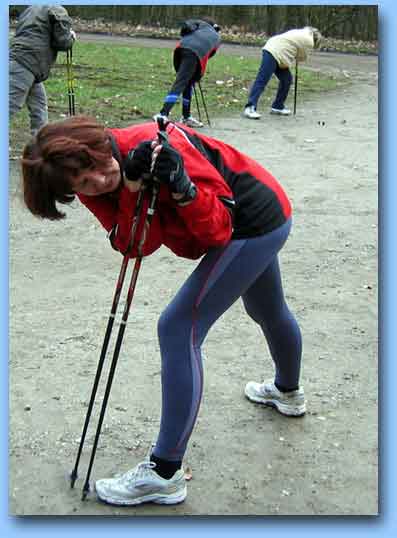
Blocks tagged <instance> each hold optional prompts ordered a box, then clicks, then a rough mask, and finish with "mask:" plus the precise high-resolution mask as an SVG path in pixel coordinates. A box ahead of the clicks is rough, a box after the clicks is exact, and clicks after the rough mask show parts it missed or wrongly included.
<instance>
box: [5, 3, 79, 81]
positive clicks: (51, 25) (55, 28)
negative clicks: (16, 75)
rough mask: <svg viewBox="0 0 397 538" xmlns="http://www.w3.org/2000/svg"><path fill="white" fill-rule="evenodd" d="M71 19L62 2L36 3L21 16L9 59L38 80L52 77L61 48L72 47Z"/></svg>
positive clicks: (64, 49)
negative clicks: (53, 66) (44, 4)
mask: <svg viewBox="0 0 397 538" xmlns="http://www.w3.org/2000/svg"><path fill="white" fill-rule="evenodd" d="M71 29H72V20H71V18H70V17H69V15H68V12H67V11H66V9H65V8H64V7H62V6H60V5H50V6H40V5H34V6H29V7H28V8H26V9H25V10H24V11H23V12H22V13H21V15H20V16H19V20H18V24H17V27H16V30H15V35H14V37H13V38H12V40H11V42H10V60H15V61H17V62H18V63H20V64H21V65H23V66H24V67H26V68H27V69H29V71H31V72H32V73H33V75H34V76H35V80H36V82H42V81H43V80H46V79H47V78H48V76H49V73H50V69H51V67H52V65H53V64H54V63H55V61H56V59H57V53H58V51H66V50H68V49H70V48H71V47H72V46H73V42H74V39H73V35H72V33H71Z"/></svg>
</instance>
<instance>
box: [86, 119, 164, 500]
mask: <svg viewBox="0 0 397 538" xmlns="http://www.w3.org/2000/svg"><path fill="white" fill-rule="evenodd" d="M158 126H159V134H158V138H159V142H164V141H166V140H167V134H166V132H165V123H164V121H163V120H162V119H160V120H158ZM152 180H153V181H152V185H151V187H152V189H151V191H152V192H151V196H150V202H149V207H148V209H147V212H146V218H145V221H144V225H143V229H142V234H141V237H140V238H139V242H138V247H137V257H136V258H135V264H134V267H133V271H132V275H131V281H130V285H129V288H128V293H127V299H126V302H125V307H124V312H123V316H122V319H121V323H120V327H119V332H118V335H117V340H116V344H115V349H114V353H113V358H112V362H111V365H110V370H109V375H108V380H107V383H106V388H105V394H104V397H103V401H102V407H101V411H100V415H99V420H98V425H97V430H96V434H95V440H94V445H93V447H92V451H91V458H90V462H89V466H88V471H87V475H86V479H85V483H84V487H83V493H82V500H83V501H84V500H85V498H86V496H87V494H88V493H89V491H90V476H91V470H92V466H93V464H94V458H95V454H96V449H97V446H98V441H99V436H100V433H101V428H102V423H103V419H104V417H105V412H106V407H107V403H108V400H109V396H110V390H111V388H112V383H113V378H114V374H115V371H116V366H117V361H118V357H119V354H120V349H121V344H122V342H123V337H124V332H125V328H126V325H127V320H128V314H129V311H130V307H131V303H132V299H133V296H134V292H135V287H136V282H137V279H138V274H139V270H140V268H141V264H142V259H143V247H144V244H145V239H146V235H147V233H148V232H149V230H150V225H151V222H152V219H153V215H154V212H155V208H156V202H157V197H158V193H159V190H160V186H159V183H158V181H156V179H155V178H152Z"/></svg>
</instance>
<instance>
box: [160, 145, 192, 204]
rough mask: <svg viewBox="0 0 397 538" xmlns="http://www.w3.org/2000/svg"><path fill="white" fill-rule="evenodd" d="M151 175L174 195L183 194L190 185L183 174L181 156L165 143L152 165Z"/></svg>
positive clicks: (184, 173)
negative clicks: (166, 186)
mask: <svg viewBox="0 0 397 538" xmlns="http://www.w3.org/2000/svg"><path fill="white" fill-rule="evenodd" d="M153 175H154V176H155V177H156V178H157V179H158V181H160V183H164V184H166V185H168V186H169V188H170V190H171V192H174V193H179V194H184V193H186V192H187V191H188V190H189V188H190V186H191V184H192V182H191V181H190V179H189V176H188V175H187V174H186V172H185V168H184V165H183V158H182V155H180V154H179V153H178V152H177V151H176V149H174V148H173V147H172V146H170V145H169V144H167V143H163V144H162V148H161V151H160V153H159V154H158V156H157V159H156V162H155V165H154V169H153Z"/></svg>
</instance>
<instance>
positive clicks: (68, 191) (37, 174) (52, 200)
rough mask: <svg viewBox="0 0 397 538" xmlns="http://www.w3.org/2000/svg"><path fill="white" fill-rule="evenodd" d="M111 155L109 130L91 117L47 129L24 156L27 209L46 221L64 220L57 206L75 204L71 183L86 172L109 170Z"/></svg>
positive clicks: (26, 148)
mask: <svg viewBox="0 0 397 538" xmlns="http://www.w3.org/2000/svg"><path fill="white" fill-rule="evenodd" d="M111 155H112V153H111V143H110V137H109V135H108V134H107V133H106V131H105V127H103V126H102V125H100V124H98V123H97V122H96V120H94V119H92V118H90V117H88V116H73V117H71V118H68V119H66V120H63V121H58V122H54V123H50V124H47V125H45V126H44V127H42V128H41V129H40V131H39V132H38V133H37V135H36V136H35V137H34V138H33V140H32V141H31V142H29V143H28V144H27V145H26V146H25V149H24V151H23V155H22V177H23V197H24V202H25V204H26V206H27V208H28V209H29V211H30V212H31V213H33V215H36V216H38V217H41V218H43V219H50V220H58V219H62V218H64V217H65V213H62V212H61V211H59V209H58V208H57V205H56V202H58V203H60V204H69V203H71V202H72V201H73V200H74V197H75V195H74V193H73V189H72V183H71V180H72V179H73V178H74V177H76V176H77V175H78V174H80V173H81V172H82V171H83V170H85V169H89V168H102V167H105V166H106V165H107V163H108V162H109V159H110V157H111Z"/></svg>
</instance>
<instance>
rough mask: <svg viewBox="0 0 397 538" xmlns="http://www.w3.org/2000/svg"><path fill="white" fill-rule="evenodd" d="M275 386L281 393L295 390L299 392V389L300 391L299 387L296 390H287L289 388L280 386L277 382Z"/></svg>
mask: <svg viewBox="0 0 397 538" xmlns="http://www.w3.org/2000/svg"><path fill="white" fill-rule="evenodd" d="M274 384H275V386H276V387H277V388H278V390H279V391H280V392H293V391H294V390H298V389H299V387H295V388H292V389H290V388H288V389H287V387H283V386H282V385H279V384H278V383H276V382H274Z"/></svg>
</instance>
